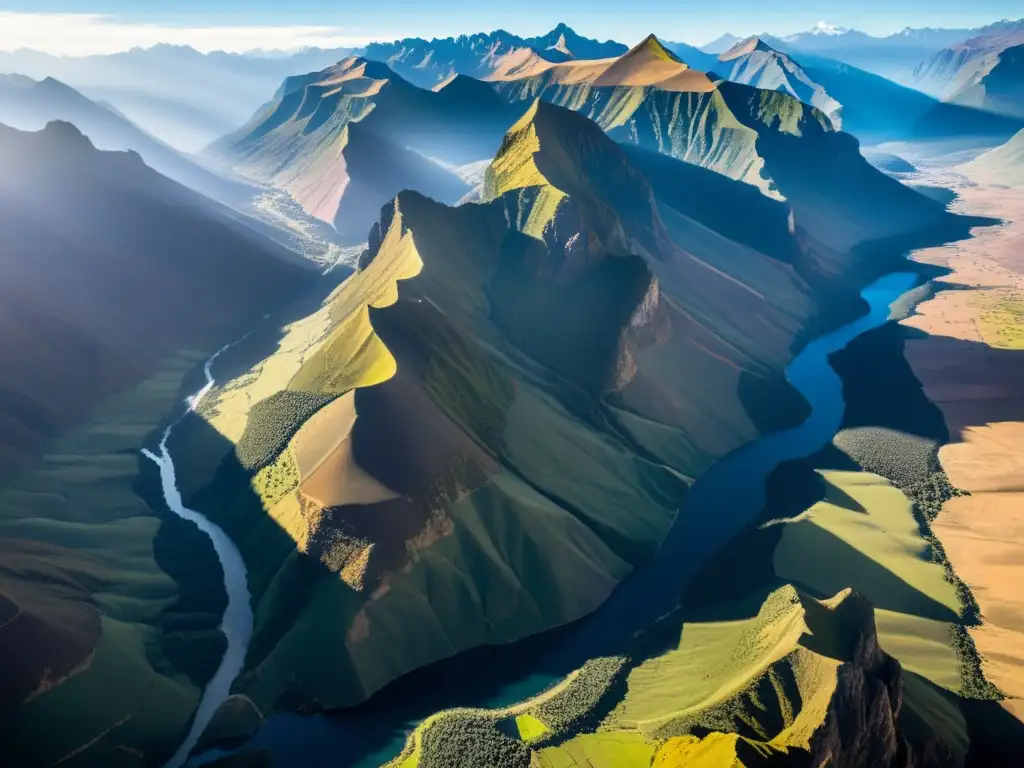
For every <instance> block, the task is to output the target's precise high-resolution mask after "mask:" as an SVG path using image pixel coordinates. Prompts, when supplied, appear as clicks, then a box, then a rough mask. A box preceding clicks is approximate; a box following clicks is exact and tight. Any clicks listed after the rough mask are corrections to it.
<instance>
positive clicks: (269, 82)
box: [0, 45, 348, 152]
mask: <svg viewBox="0 0 1024 768" xmlns="http://www.w3.org/2000/svg"><path fill="white" fill-rule="evenodd" d="M347 53H348V51H346V50H342V49H336V50H322V49H318V48H309V49H305V50H303V51H300V52H298V53H294V54H289V55H286V56H280V55H268V54H259V53H258V52H257V53H252V54H236V53H225V52H224V51H213V52H211V53H200V52H199V51H197V50H195V49H194V48H190V47H188V46H176V45H156V46H153V47H152V48H146V49H142V48H133V49H132V50H130V51H124V52H122V53H114V54H107V55H95V56H66V57H65V56H51V55H49V54H46V53H41V52H39V51H33V50H18V51H0V72H8V73H17V74H21V75H25V76H28V77H31V78H34V79H37V80H44V79H46V78H54V79H57V80H60V81H61V82H64V83H67V84H68V85H70V86H72V87H73V88H76V89H78V90H80V91H81V92H82V93H83V94H84V95H85V96H87V97H89V98H91V99H94V100H98V101H101V102H107V103H110V104H113V105H115V107H116V109H117V110H118V111H120V112H121V113H123V114H124V115H125V116H127V117H128V119H130V120H131V121H132V122H133V123H135V124H136V125H138V126H139V127H141V128H143V129H144V130H146V131H147V132H148V133H150V134H151V135H153V136H155V137H157V138H158V139H160V140H161V141H163V142H166V143H167V144H170V145H171V146H173V147H175V148H177V149H179V150H183V151H185V152H196V151H198V150H200V149H202V148H203V147H205V146H206V145H207V144H209V143H210V142H211V141H213V140H214V139H216V138H218V137H220V136H223V135H224V134H225V133H227V132H228V131H231V130H233V129H234V128H237V127H238V126H239V125H241V124H242V123H243V122H245V120H246V119H247V118H248V117H249V116H250V115H251V114H252V113H253V112H254V111H255V110H256V109H257V108H258V107H259V106H260V105H261V104H262V103H263V102H264V101H265V100H266V97H267V93H269V92H272V91H273V89H274V88H276V87H277V86H278V84H280V82H281V81H282V80H283V79H284V78H285V77H287V76H289V75H292V74H295V73H297V72H307V71H310V70H312V69H321V68H323V67H325V66H327V65H328V64H332V63H334V62H336V61H338V60H339V59H341V58H343V57H344V56H345V55H346V54H347Z"/></svg>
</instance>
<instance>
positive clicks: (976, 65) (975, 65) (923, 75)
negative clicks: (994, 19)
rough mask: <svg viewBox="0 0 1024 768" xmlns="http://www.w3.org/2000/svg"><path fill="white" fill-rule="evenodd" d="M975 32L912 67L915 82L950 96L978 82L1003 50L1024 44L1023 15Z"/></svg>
mask: <svg viewBox="0 0 1024 768" xmlns="http://www.w3.org/2000/svg"><path fill="white" fill-rule="evenodd" d="M976 33H977V34H975V35H974V36H972V37H970V38H969V39H967V40H964V41H963V42H961V43H958V44H956V45H952V46H949V47H947V48H944V49H942V50H941V51H939V52H938V53H936V54H935V55H934V56H932V57H931V58H928V59H924V60H922V61H921V63H920V64H919V65H918V66H917V67H915V69H914V71H913V78H912V81H911V82H912V84H913V86H914V87H915V88H917V89H919V90H921V91H924V92H925V93H928V94H931V95H933V96H936V97H938V98H940V99H949V98H952V97H954V96H955V95H956V94H958V93H960V92H961V91H964V90H966V89H969V88H971V87H972V86H974V85H976V84H977V83H978V82H979V81H980V80H981V79H982V78H984V77H985V75H987V74H988V73H989V72H990V71H991V70H992V68H993V67H995V66H996V64H997V63H998V62H999V55H1000V54H1001V53H1002V52H1003V51H1005V50H1006V49H1007V48H1011V47H1013V46H1017V45H1022V44H1024V19H1021V20H1019V21H1002V22H999V23H997V24H992V25H990V26H988V27H984V28H982V29H979V30H976Z"/></svg>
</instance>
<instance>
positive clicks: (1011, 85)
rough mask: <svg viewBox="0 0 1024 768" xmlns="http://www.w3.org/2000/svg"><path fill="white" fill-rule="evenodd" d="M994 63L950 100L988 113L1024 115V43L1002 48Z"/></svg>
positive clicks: (969, 81) (1020, 116)
mask: <svg viewBox="0 0 1024 768" xmlns="http://www.w3.org/2000/svg"><path fill="white" fill-rule="evenodd" d="M990 66H991V68H990V69H988V70H987V71H985V70H984V69H983V70H981V71H980V72H978V73H977V74H976V75H974V76H973V77H972V78H971V79H970V80H968V81H967V83H965V84H964V86H963V87H962V88H961V90H960V91H958V92H957V93H956V94H954V95H953V96H951V97H950V99H949V100H950V101H951V102H953V103H954V104H963V105H965V106H970V107H976V108H978V109H983V110H985V111H986V112H995V113H996V114H1000V115H1010V116H1013V117H1017V118H1024V44H1021V45H1015V46H1012V47H1010V48H1007V49H1006V50H1004V51H1002V52H1001V53H1000V54H999V55H998V57H997V58H996V59H995V60H994V61H993V62H992V64H991V65H990Z"/></svg>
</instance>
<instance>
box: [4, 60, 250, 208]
mask: <svg viewBox="0 0 1024 768" xmlns="http://www.w3.org/2000/svg"><path fill="white" fill-rule="evenodd" d="M53 120H61V121H64V122H68V123H73V124H74V125H75V126H77V127H78V129H79V130H81V131H82V132H83V133H85V134H86V135H88V136H89V139H90V141H91V142H92V143H93V144H94V145H95V146H97V147H98V148H99V149H107V150H126V149H130V150H133V151H135V152H138V153H139V154H140V155H142V157H143V159H144V160H145V161H146V163H147V164H149V165H150V166H152V167H153V168H155V169H156V170H158V171H160V172H161V173H163V174H164V175H165V176H168V177H170V178H172V179H174V180H175V181H178V182H180V183H182V184H184V185H186V186H188V187H192V188H193V189H195V190H197V191H199V192H202V193H203V194H206V195H208V196H210V197H213V198H215V199H217V200H220V201H223V202H234V203H240V202H242V201H244V200H245V199H246V198H247V197H248V196H251V194H252V190H251V189H247V188H246V186H245V185H244V184H240V183H237V182H232V181H229V180H227V179H224V178H222V177H220V176H218V175H217V174H215V173H214V172H212V171H210V170H209V169H207V168H204V167H203V166H202V165H201V164H200V163H199V162H198V161H196V160H193V159H191V158H188V157H185V156H184V155H182V154H181V153H179V152H178V151H177V150H175V149H173V148H172V147H170V146H168V145H167V144H164V143H163V142H161V141H159V140H158V139H155V138H153V137H152V136H150V135H149V134H147V133H146V132H145V131H143V130H141V129H140V128H138V127H137V126H136V125H134V124H133V123H132V122H130V121H129V120H128V119H127V118H125V117H124V116H122V115H121V114H120V113H118V112H117V111H116V110H114V109H113V108H111V107H109V106H107V105H104V104H100V103H97V102H94V101H91V100H90V99H88V98H86V97H85V96H83V95H82V94H81V93H79V92H78V91H76V90H75V89H74V88H71V87H69V86H67V85H65V84H64V83H61V82H60V81H58V80H55V79H53V78H52V77H47V78H46V79H45V80H41V81H39V82H36V81H34V80H32V79H30V78H27V77H23V76H0V123H3V124H5V125H8V126H10V127H12V128H19V129H21V130H26V131H38V130H40V129H41V128H43V126H45V125H46V124H47V123H49V122H51V121H53Z"/></svg>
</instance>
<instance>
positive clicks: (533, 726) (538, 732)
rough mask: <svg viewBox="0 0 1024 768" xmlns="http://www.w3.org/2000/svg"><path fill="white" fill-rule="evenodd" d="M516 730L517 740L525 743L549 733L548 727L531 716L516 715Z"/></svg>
mask: <svg viewBox="0 0 1024 768" xmlns="http://www.w3.org/2000/svg"><path fill="white" fill-rule="evenodd" d="M516 730H517V731H518V732H519V738H520V739H522V740H523V741H525V742H527V743H529V742H531V741H536V740H537V739H539V738H540V737H542V736H544V735H545V734H547V733H550V730H549V729H548V727H547V726H546V725H544V723H542V722H541V721H540V720H538V719H537V718H536V717H534V716H533V715H516Z"/></svg>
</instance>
